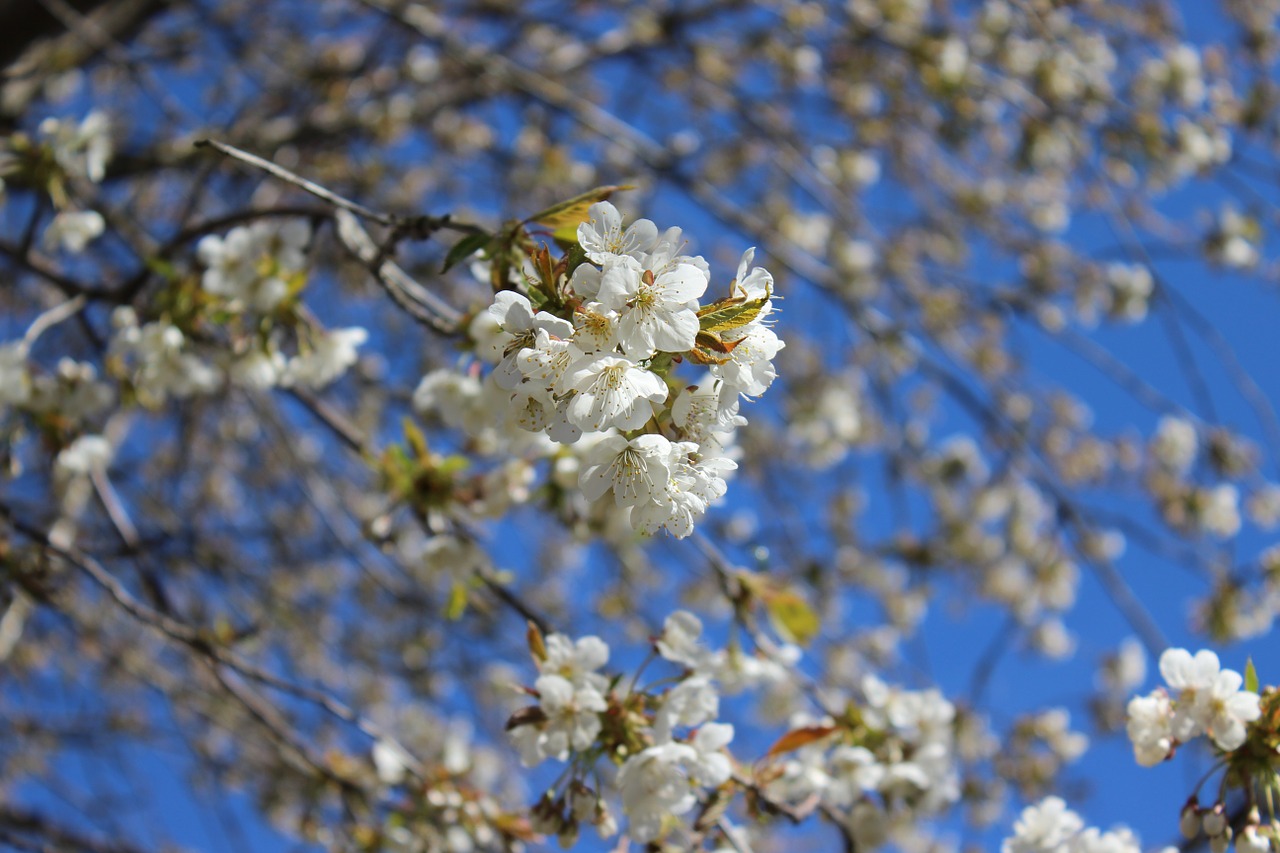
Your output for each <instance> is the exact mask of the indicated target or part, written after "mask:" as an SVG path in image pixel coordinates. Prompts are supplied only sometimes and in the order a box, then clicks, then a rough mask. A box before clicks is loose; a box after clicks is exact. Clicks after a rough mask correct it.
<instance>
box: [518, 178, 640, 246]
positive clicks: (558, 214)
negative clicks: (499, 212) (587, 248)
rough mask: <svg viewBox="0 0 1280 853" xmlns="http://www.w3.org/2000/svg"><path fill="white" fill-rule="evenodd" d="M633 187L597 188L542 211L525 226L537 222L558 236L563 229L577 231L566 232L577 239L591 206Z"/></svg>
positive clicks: (530, 218)
mask: <svg viewBox="0 0 1280 853" xmlns="http://www.w3.org/2000/svg"><path fill="white" fill-rule="evenodd" d="M631 188H632V187H631V186H630V185H629V184H628V185H621V186H605V187H596V188H595V189H592V190H587V191H586V192H584V193H582V194H581V195H576V196H574V197H573V198H571V199H568V200H566V201H562V202H560V203H559V204H553V205H551V206H550V207H548V208H547V209H546V210H540V211H538V212H537V213H535V214H534V215H533V216H530V217H529V218H528V219H526V220H525V221H524V222H523V223H521V224H522V225H523V224H527V223H530V222H536V223H538V224H539V225H545V226H546V227H548V228H550V229H551V231H552V233H553V234H556V235H557V236H558V234H559V232H560V231H561V229H569V228H572V229H575V230H574V231H572V232H567V231H566V232H565V233H567V234H571V236H573V237H575V238H576V237H577V231H576V229H577V227H578V226H579V225H581V224H582V223H583V222H586V221H587V211H588V210H589V209H590V208H591V205H593V204H595V203H596V202H598V201H605V200H606V199H608V198H609V196H611V195H613V194H614V193H616V192H618V191H620V190H629V189H631Z"/></svg>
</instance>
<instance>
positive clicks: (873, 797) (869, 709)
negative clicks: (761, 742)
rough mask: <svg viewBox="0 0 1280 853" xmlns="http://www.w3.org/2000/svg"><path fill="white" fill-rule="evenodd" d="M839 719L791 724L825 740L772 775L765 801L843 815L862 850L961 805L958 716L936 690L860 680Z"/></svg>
mask: <svg viewBox="0 0 1280 853" xmlns="http://www.w3.org/2000/svg"><path fill="white" fill-rule="evenodd" d="M845 717H846V718H847V719H841V720H836V719H834V718H831V717H825V718H817V719H815V718H813V717H810V716H808V715H804V714H801V715H798V716H796V717H794V718H793V719H792V721H791V725H792V730H793V731H800V730H809V731H813V732H815V733H821V732H825V733H826V734H825V735H824V736H823V737H822V738H819V739H817V740H815V741H813V742H812V743H809V744H806V745H804V746H803V747H801V748H800V749H798V750H796V751H795V753H794V754H793V755H792V757H790V758H788V759H787V760H786V761H785V762H782V763H781V765H780V766H779V767H777V768H776V770H775V771H774V775H775V778H774V779H772V780H771V781H769V782H768V784H767V786H766V790H767V791H768V792H769V794H770V796H771V797H773V798H774V799H776V800H778V801H780V802H785V803H793V804H799V803H802V802H804V801H806V800H808V799H810V798H811V797H814V796H817V797H818V798H820V800H821V802H823V803H824V804H826V805H827V806H829V807H831V808H833V809H836V810H838V811H839V813H840V814H842V815H844V818H845V820H846V823H847V826H848V828H849V831H850V833H851V834H852V836H853V838H854V840H855V842H856V843H857V845H858V849H867V850H870V849H874V848H877V847H879V846H881V845H883V844H884V843H885V842H886V841H887V840H889V838H890V837H892V835H893V834H894V833H895V832H896V831H898V830H909V828H910V827H912V826H913V825H915V824H917V823H918V821H919V820H920V819H921V818H925V817H928V816H931V815H937V814H940V813H942V812H943V811H944V810H945V809H946V808H947V807H948V806H950V805H952V804H954V803H955V802H957V801H958V800H959V799H960V774H959V768H958V762H957V755H956V742H955V724H956V710H955V706H954V705H952V703H951V702H950V701H948V700H947V699H946V697H944V696H943V695H942V693H941V692H940V691H938V690H936V689H928V690H907V689H904V688H902V687H898V686H894V685H889V684H886V683H885V682H883V681H881V680H880V679H879V678H877V677H876V676H874V675H866V676H864V677H863V679H862V683H861V689H860V696H859V697H857V701H851V702H849V704H848V706H847V709H846V712H845Z"/></svg>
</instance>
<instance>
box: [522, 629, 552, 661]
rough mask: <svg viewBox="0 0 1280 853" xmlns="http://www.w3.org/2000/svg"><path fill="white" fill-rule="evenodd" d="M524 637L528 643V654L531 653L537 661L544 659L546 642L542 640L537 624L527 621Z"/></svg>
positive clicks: (545, 656) (545, 657)
mask: <svg viewBox="0 0 1280 853" xmlns="http://www.w3.org/2000/svg"><path fill="white" fill-rule="evenodd" d="M524 637H525V641H526V642H527V643H528V644H529V654H531V655H533V659H534V660H535V661H537V662H538V663H542V662H543V661H544V660H546V659H547V644H546V643H545V642H543V640H542V632H541V631H539V630H538V626H537V625H535V624H533V622H529V623H528V627H527V628H525V632H524Z"/></svg>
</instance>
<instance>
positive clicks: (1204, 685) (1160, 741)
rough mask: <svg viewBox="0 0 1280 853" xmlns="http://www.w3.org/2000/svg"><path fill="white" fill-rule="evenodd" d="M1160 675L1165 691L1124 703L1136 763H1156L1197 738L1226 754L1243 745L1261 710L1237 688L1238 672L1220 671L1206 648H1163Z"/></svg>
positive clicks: (1256, 699) (1240, 681) (1251, 696)
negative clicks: (1199, 649) (1248, 729)
mask: <svg viewBox="0 0 1280 853" xmlns="http://www.w3.org/2000/svg"><path fill="white" fill-rule="evenodd" d="M1160 674H1161V675H1162V676H1164V680H1165V682H1166V684H1167V685H1168V689H1166V688H1163V687H1159V688H1156V689H1155V690H1154V691H1152V692H1151V693H1150V694H1148V695H1146V696H1137V697H1134V698H1133V699H1132V700H1131V701H1130V702H1129V709H1128V711H1129V722H1128V732H1129V739H1130V740H1131V741H1132V742H1133V753H1134V757H1135V758H1136V759H1137V761H1138V763H1139V764H1141V765H1143V766H1144V767H1151V766H1154V765H1156V764H1159V763H1160V762H1162V761H1164V760H1165V759H1167V758H1169V757H1170V756H1171V755H1172V754H1173V751H1174V749H1175V748H1176V747H1177V746H1178V745H1179V744H1183V743H1186V742H1187V741H1190V740H1191V739H1193V738H1195V737H1198V736H1199V735H1202V734H1203V735H1208V736H1209V738H1210V739H1211V740H1212V741H1213V743H1214V745H1215V746H1217V747H1218V748H1219V749H1221V750H1223V751H1225V752H1231V751H1232V750H1236V749H1239V748H1240V747H1241V746H1242V745H1243V744H1244V742H1245V737H1246V731H1247V726H1248V724H1249V723H1252V722H1253V721H1254V720H1257V719H1258V717H1259V716H1260V715H1261V713H1262V711H1261V708H1260V705H1259V696H1258V694H1257V693H1256V692H1254V691H1251V690H1241V689H1240V688H1241V686H1242V685H1243V683H1244V678H1243V676H1241V675H1240V673H1238V672H1236V671H1235V670H1232V669H1223V668H1222V667H1221V665H1220V664H1219V662H1218V656H1217V655H1216V654H1214V653H1213V652H1211V651H1209V650H1207V649H1205V650H1201V651H1199V652H1196V654H1195V655H1194V656H1192V655H1191V653H1190V652H1188V651H1187V650H1186V649H1168V650H1166V651H1165V653H1164V654H1162V655H1161V656H1160ZM1171 691H1172V692H1171Z"/></svg>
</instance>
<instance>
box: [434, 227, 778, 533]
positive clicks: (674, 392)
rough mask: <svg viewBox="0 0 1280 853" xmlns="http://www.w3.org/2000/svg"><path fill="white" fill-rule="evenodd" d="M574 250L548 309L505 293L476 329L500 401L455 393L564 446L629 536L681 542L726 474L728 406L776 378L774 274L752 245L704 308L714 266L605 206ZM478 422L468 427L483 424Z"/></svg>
mask: <svg viewBox="0 0 1280 853" xmlns="http://www.w3.org/2000/svg"><path fill="white" fill-rule="evenodd" d="M577 239H578V243H579V246H580V248H581V250H582V258H581V260H580V261H579V263H578V265H577V266H576V267H574V268H573V269H572V271H571V272H569V273H566V277H567V279H566V280H564V281H560V282H555V283H552V285H551V287H552V288H553V289H554V291H555V298H554V299H551V298H549V297H548V295H547V294H546V293H545V292H543V291H540V290H537V289H535V288H530V292H529V294H528V295H526V293H525V292H521V291H520V290H502V291H499V292H498V293H497V295H496V296H495V298H494V302H493V304H492V305H491V306H490V307H489V308H488V310H487V311H486V312H484V313H483V314H481V315H480V316H479V317H477V319H476V321H475V322H473V323H472V326H471V334H472V337H473V338H475V339H476V341H477V346H476V350H477V353H478V354H479V355H480V356H481V357H483V358H487V359H488V360H489V361H490V362H492V363H493V365H494V367H493V370H492V371H491V372H490V373H489V376H488V380H487V383H488V384H489V385H491V386H493V387H494V388H496V391H494V392H482V390H481V389H480V387H479V386H478V385H477V384H475V382H474V381H472V382H471V383H469V390H467V392H466V393H467V395H468V396H469V397H470V398H471V399H473V400H479V399H481V398H482V397H483V398H484V399H486V400H488V401H490V402H491V403H494V404H497V405H500V406H502V407H503V409H504V410H505V411H504V413H502V414H499V415H498V417H497V420H510V421H511V422H513V423H514V424H516V425H518V427H520V428H521V429H523V430H525V431H527V432H531V433H535V434H542V435H545V436H546V437H547V438H548V439H550V440H551V441H552V442H555V443H557V444H559V445H572V446H574V447H575V450H576V452H577V462H576V463H575V466H576V468H577V485H578V487H579V488H580V489H581V491H582V493H583V494H584V495H585V496H586V498H587V499H588V500H590V501H592V502H599V501H605V502H607V503H608V505H609V506H610V507H611V508H612V512H611V514H612V515H614V516H615V517H620V518H623V519H625V520H626V521H627V522H628V524H629V525H630V527H631V528H632V529H634V530H637V531H643V532H645V533H655V532H657V531H659V530H667V531H668V532H670V533H672V534H673V535H675V536H677V537H684V536H688V535H689V534H690V533H691V532H692V531H693V527H694V524H695V522H696V521H697V520H698V519H699V518H701V517H702V515H703V514H704V513H705V512H706V511H707V508H708V506H709V505H711V504H712V503H713V502H715V501H716V500H718V499H719V498H720V497H721V496H723V495H724V493H725V491H726V488H727V485H726V482H725V480H726V478H727V477H728V476H730V474H731V472H732V471H733V470H734V469H735V468H736V467H737V464H736V463H735V462H734V461H733V459H732V458H730V456H731V452H732V451H731V445H732V442H733V433H734V431H735V430H736V428H737V427H739V426H741V425H743V424H745V423H746V420H745V418H743V417H742V416H741V415H740V414H739V413H738V410H739V403H740V399H741V398H752V397H756V396H759V395H760V394H763V393H764V392H765V391H766V390H767V389H768V388H769V386H770V384H772V382H773V380H774V378H775V376H776V370H775V368H774V365H773V361H772V360H773V358H774V356H775V355H776V354H777V353H778V351H779V350H781V349H782V348H783V346H784V344H783V342H782V341H781V340H779V338H778V336H777V335H776V334H775V333H774V331H773V329H772V328H771V327H770V325H769V319H770V316H771V314H772V312H773V303H772V299H771V296H772V293H773V277H772V276H771V275H770V274H769V273H768V271H766V270H764V269H763V268H760V267H753V266H752V261H753V259H754V250H748V251H747V252H746V253H745V254H744V255H743V256H742V260H741V263H740V264H739V267H738V272H737V276H736V278H735V279H734V281H733V283H732V285H731V287H730V295H729V296H728V297H727V298H725V299H721V300H719V301H717V302H713V303H710V304H708V305H705V306H703V305H701V304H700V301H699V300H700V299H702V297H703V296H704V295H705V294H706V291H707V287H708V285H709V284H710V281H711V272H710V268H709V267H708V265H707V263H706V261H705V260H704V259H703V258H702V257H701V256H689V255H684V254H681V251H682V248H683V245H684V238H683V237H682V233H681V230H680V229H679V228H672V229H669V230H667V231H665V232H662V233H659V231H658V229H657V227H656V226H655V225H654V224H653V223H652V222H651V221H649V220H647V219H640V220H637V221H635V222H633V223H632V224H631V225H630V226H628V227H626V228H625V229H624V228H623V225H622V217H621V215H620V214H619V213H618V211H617V209H616V208H615V207H614V206H613V205H611V204H609V203H608V202H598V203H596V204H594V205H592V206H591V208H590V210H589V211H588V219H587V221H585V222H583V223H582V224H581V225H580V226H579V227H578V231H577ZM544 290H545V288H544ZM531 297H533V298H531ZM534 299H536V300H537V301H538V302H539V305H540V307H535V305H534ZM681 361H691V362H694V363H695V364H700V365H704V366H705V367H706V372H705V374H704V376H703V377H702V378H701V379H700V380H699V381H698V383H697V384H684V383H682V382H680V381H679V380H677V379H675V378H674V377H673V376H672V375H671V374H672V371H673V369H674V367H675V365H676V364H677V363H678V362H681ZM459 381H461V380H458V379H457V378H456V376H455V377H454V378H449V377H448V376H447V374H445V373H441V372H436V373H435V374H432V375H429V376H428V377H426V378H425V379H424V380H423V383H422V385H421V386H420V387H419V391H418V394H417V395H416V396H415V403H416V404H417V405H418V407H419V409H422V410H427V409H435V410H439V411H442V412H447V411H448V409H449V408H450V407H448V406H445V405H443V400H442V398H441V392H442V391H443V390H444V388H443V386H444V385H445V384H451V385H453V386H455V387H454V389H453V394H456V392H457V391H458V390H461V389H458V388H457V387H456V386H457V383H458V382H459ZM478 414H479V417H478V419H473V420H478V422H476V423H473V426H475V427H480V428H483V427H482V425H484V424H492V423H493V421H494V420H495V417H494V414H495V413H493V412H492V411H488V412H481V413H478ZM444 416H445V418H446V420H448V418H449V415H448V414H445V415H444Z"/></svg>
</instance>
